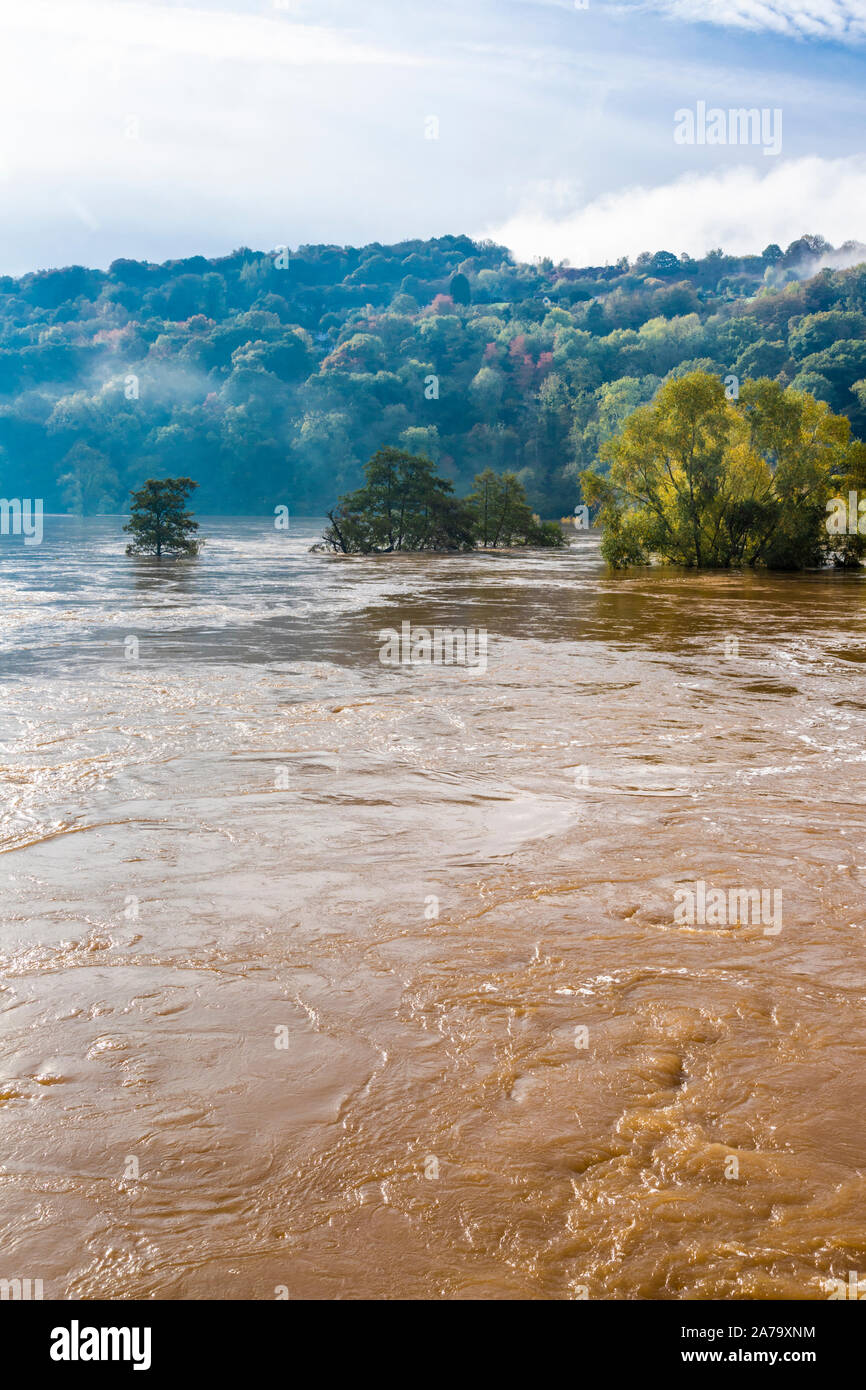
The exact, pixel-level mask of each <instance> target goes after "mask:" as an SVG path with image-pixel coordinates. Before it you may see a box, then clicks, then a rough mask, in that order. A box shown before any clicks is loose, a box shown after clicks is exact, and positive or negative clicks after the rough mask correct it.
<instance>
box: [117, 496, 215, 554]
mask: <svg viewBox="0 0 866 1390" xmlns="http://www.w3.org/2000/svg"><path fill="white" fill-rule="evenodd" d="M196 487H198V483H194V482H193V480H192V478H148V480H147V482H146V483H145V484H144V486H143V487H140V488H138V489H137V490H136V491H133V493H132V506H131V507H130V517H129V521H127V522H126V524H125V525H124V528H123V529H124V531H128V532H129V533H130V535H131V536H132V541H131V542H130V544H129V545H128V546H127V547H126V553H127V555H197V554H198V549H199V544H200V543H199V542H198V541H197V540H196V539H195V534H194V533H195V532H196V531H197V530H198V522H197V521H194V520H193V516H192V512H188V511H187V510H186V506H185V504H186V500H187V498H188V496H189V494H190V493H191V492H192V490H193V488H196Z"/></svg>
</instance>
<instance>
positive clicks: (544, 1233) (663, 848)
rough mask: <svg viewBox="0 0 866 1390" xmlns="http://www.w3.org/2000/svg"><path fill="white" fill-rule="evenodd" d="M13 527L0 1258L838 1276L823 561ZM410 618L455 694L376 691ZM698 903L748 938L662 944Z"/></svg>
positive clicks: (377, 1275)
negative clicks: (456, 651)
mask: <svg viewBox="0 0 866 1390" xmlns="http://www.w3.org/2000/svg"><path fill="white" fill-rule="evenodd" d="M45 527H46V530H45V541H44V543H43V545H42V546H38V547H37V546H33V547H26V546H24V544H23V542H22V540H21V539H20V538H15V537H7V538H4V539H3V541H2V543H0V585H2V596H0V597H2V602H0V632H2V658H0V660H2V670H0V679H2V701H0V745H2V751H0V761H2V783H3V814H2V822H0V849H2V859H0V888H2V926H0V948H2V980H0V1011H2V1012H0V1021H2V1040H3V1042H2V1056H3V1069H2V1075H0V1159H2V1161H0V1248H2V1251H3V1267H2V1268H0V1276H2V1277H7V1278H12V1277H21V1278H23V1277H32V1278H42V1279H43V1280H44V1284H45V1296H46V1298H48V1297H53V1298H67V1297H68V1298H75V1299H79V1298H124V1297H159V1298H169V1297H170V1298H200V1297H207V1296H213V1297H218V1298H225V1299H233V1298H262V1299H272V1298H274V1297H275V1294H276V1291H277V1290H278V1289H282V1290H285V1291H287V1292H288V1294H289V1296H291V1297H321V1298H334V1297H340V1298H361V1297H373V1298H381V1297H386V1298H387V1297H392V1298H398V1297H400V1298H402V1297H410V1298H421V1297H444V1298H473V1297H484V1298H574V1297H581V1296H583V1295H584V1294H587V1295H588V1296H589V1297H591V1298H614V1297H616V1298H675V1297H685V1298H713V1297H716V1298H718V1297H725V1298H730V1297H734V1298H771V1297H782V1298H825V1297H827V1289H826V1287H825V1286H824V1282H823V1281H825V1280H826V1279H828V1278H829V1277H837V1278H842V1279H847V1277H848V1272H849V1271H850V1270H863V1269H866V1200H864V1199H866V1180H864V1171H863V1170H864V1166H866V1159H864V1155H866V1070H864V1062H866V1012H864V1002H866V940H864V936H866V894H864V883H866V841H864V823H866V808H864V762H866V688H864V674H866V665H864V662H866V622H864V617H863V611H864V610H863V596H864V589H863V583H864V578H863V577H861V576H859V575H858V576H838V575H831V574H810V575H774V576H768V575H761V574H758V575H752V574H748V575H739V574H717V575H716V574H714V575H701V576H695V575H689V574H685V573H678V572H674V571H652V572H649V571H647V572H640V573H637V574H635V575H633V576H631V577H612V576H609V575H608V574H607V573H606V571H605V569H604V566H603V565H602V563H601V562H600V560H599V558H598V553H597V544H596V541H595V540H594V539H593V538H592V537H581V538H579V539H578V541H577V542H576V543H575V544H574V545H573V547H572V548H571V549H570V550H569V551H568V552H567V553H565V554H532V555H525V556H492V555H472V556H467V557H455V558H437V557H430V556H398V557H392V558H386V559H350V560H345V559H337V558H332V557H328V556H318V555H310V554H309V553H308V552H309V546H310V544H311V543H312V541H313V540H314V539H315V537H316V535H317V533H318V530H319V528H318V527H317V525H316V524H315V523H314V522H311V521H302V522H299V523H295V524H294V525H293V529H292V530H291V532H290V533H289V534H288V535H285V534H283V533H279V532H276V531H275V530H274V529H273V525H272V522H271V521H269V519H268V518H262V519H261V520H257V519H250V518H245V519H242V520H237V521H234V520H229V519H226V518H220V519H218V520H211V521H208V520H205V521H204V524H203V527H202V530H203V533H204V534H205V535H206V536H208V537H209V544H208V545H207V546H206V548H205V550H204V552H203V554H202V555H201V557H200V558H199V559H197V560H195V561H192V562H178V563H172V562H168V563H166V562H163V563H162V564H157V563H156V562H153V561H147V560H132V559H127V558H126V557H125V556H124V554H123V538H122V535H121V532H120V520H119V519H117V518H100V519H96V520H86V521H76V520H74V519H70V518H55V517H50V518H47V519H46V523H45ZM404 620H408V621H410V622H412V623H413V624H420V625H426V626H433V625H439V626H445V625H450V626H464V627H465V626H476V627H484V628H486V629H487V630H488V633H489V659H488V669H487V671H486V672H483V673H482V672H472V671H468V670H466V669H463V668H456V667H455V668H444V667H443V668H436V669H433V670H424V669H423V668H414V669H406V670H393V669H389V668H387V667H385V666H383V665H381V664H380V662H379V660H378V652H379V646H380V643H379V639H378V633H379V630H380V629H381V628H383V627H389V626H396V627H399V625H400V623H401V622H402V621H404ZM128 637H136V638H137V639H138V643H139V649H138V659H137V660H136V659H129V658H128V657H127V656H126V655H125V652H126V650H128V649H129V648H128V647H125V639H127V638H128ZM726 637H736V638H737V639H738V641H739V657H738V658H736V659H730V660H728V659H725V656H724V650H725V639H726ZM580 768H585V769H586V774H585V776H586V779H587V785H586V786H585V787H581V786H580V785H575V783H576V781H577V782H578V783H579V782H580V780H581V774H580V772H579V771H578V769H580ZM697 880H704V881H705V882H706V883H707V884H708V885H710V886H716V887H721V888H725V889H727V888H729V887H748V888H758V889H761V888H763V889H765V890H767V889H771V890H780V891H781V892H782V895H783V923H784V925H783V929H782V931H781V932H780V933H779V934H778V935H776V936H767V935H765V934H764V932H763V930H762V928H761V926H760V925H743V926H733V927H717V926H706V925H700V924H697V925H693V926H688V925H680V924H677V923H676V922H675V920H674V892H675V889H676V888H677V887H678V886H683V885H689V884H693V883H694V882H695V881H697ZM435 899H438V913H439V915H438V917H437V916H435V911H436V903H435V901H434V900H435ZM581 1027H585V1028H586V1029H587V1033H586V1034H585V1035H580V1034H579V1033H577V1032H576V1030H579V1029H580V1028H581ZM579 1036H584V1037H585V1038H586V1039H587V1040H588V1045H587V1046H586V1047H580V1046H577V1045H576V1039H577V1038H578V1037H579ZM283 1043H284V1044H285V1046H283V1045H279V1046H278V1045H277V1044H283ZM732 1156H733V1157H735V1158H736V1159H737V1160H738V1171H739V1176H738V1177H736V1178H731V1177H726V1171H730V1170H731V1165H730V1159H731V1157H732ZM735 1166H737V1165H735ZM136 1169H137V1171H138V1174H139V1176H138V1177H137V1178H136V1177H135V1172H136ZM436 1174H438V1176H436Z"/></svg>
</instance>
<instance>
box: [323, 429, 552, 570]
mask: <svg viewBox="0 0 866 1390" xmlns="http://www.w3.org/2000/svg"><path fill="white" fill-rule="evenodd" d="M364 472H365V474H366V478H367V481H366V484H365V486H364V487H362V488H358V490H357V491H356V492H351V493H349V494H348V495H347V496H345V497H342V498H341V499H340V502H339V504H338V506H337V507H336V508H334V510H333V511H330V512H329V513H328V518H329V520H330V523H331V524H330V526H328V527H327V528H326V530H325V533H324V541H325V544H326V546H328V547H329V548H330V549H331V550H337V551H342V552H343V554H346V555H350V554H364V555H369V554H387V553H389V552H391V551H396V550H472V549H474V547H475V546H476V544H478V543H480V544H482V545H484V546H489V545H492V546H499V545H517V544H519V545H547V546H553V545H562V544H564V538H563V535H562V532H561V530H560V528H559V526H557V525H556V523H555V522H540V521H539V519H538V517H536V516H533V513H532V510H531V508H530V507H529V504H528V502H527V501H526V493H525V491H524V488H523V484H522V483H521V482H520V480H519V479H518V478H517V476H516V474H514V473H504V474H502V475H501V476H500V474H498V473H494V472H493V470H492V469H489V468H488V469H486V470H485V471H484V473H481V474H479V475H478V477H477V478H476V479H475V485H476V491H475V492H474V493H473V494H472V495H471V496H470V497H468V498H465V499H464V498H459V497H455V496H454V495H453V486H452V484H451V483H450V482H449V481H448V479H447V478H440V477H439V476H438V475H437V473H436V467H435V464H434V463H433V462H432V461H431V460H430V459H428V458H424V457H423V456H420V455H417V454H408V453H405V452H404V451H403V450H400V449H394V448H387V449H379V450H378V452H377V453H375V454H374V455H373V457H372V458H371V459H370V462H369V463H368V464H367V465H366V468H365V470H364Z"/></svg>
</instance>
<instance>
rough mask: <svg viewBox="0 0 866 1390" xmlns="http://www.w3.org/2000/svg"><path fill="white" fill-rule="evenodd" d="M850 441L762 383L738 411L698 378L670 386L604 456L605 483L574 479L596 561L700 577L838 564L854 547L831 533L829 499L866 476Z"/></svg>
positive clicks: (836, 422)
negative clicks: (591, 521) (707, 572)
mask: <svg viewBox="0 0 866 1390" xmlns="http://www.w3.org/2000/svg"><path fill="white" fill-rule="evenodd" d="M849 436H850V425H849V421H848V420H847V419H846V418H845V417H844V416H839V415H834V414H833V413H832V412H831V411H830V409H829V407H828V406H827V405H826V404H825V403H824V402H823V401H818V400H815V398H814V397H813V396H811V395H809V394H807V393H801V392H797V391H793V390H790V389H788V390H786V389H784V388H783V387H782V386H781V385H780V384H779V383H778V382H776V381H771V380H769V379H767V378H763V379H760V380H757V381H746V382H744V383H743V385H742V387H741V389H740V392H739V399H738V400H737V401H732V400H728V399H727V398H726V395H725V388H724V386H723V385H722V382H721V381H720V380H719V379H718V378H717V377H713V376H711V375H709V374H708V373H706V372H701V371H696V372H690V373H688V374H687V375H685V376H682V377H680V378H678V379H675V380H670V381H668V382H666V383H665V385H664V386H662V388H661V389H660V391H659V392H658V394H657V396H656V398H655V400H654V401H653V402H652V404H650V405H647V406H642V407H640V408H639V409H637V410H635V411H634V412H633V413H632V414H631V415H630V416H629V418H628V419H627V421H626V422H625V424H624V426H623V428H622V430H621V431H620V433H619V434H618V435H617V436H615V437H614V438H613V439H610V440H608V441H607V443H606V444H605V445H604V446H603V447H602V449H601V452H600V457H601V458H602V460H607V461H609V463H610V472H609V474H608V476H606V477H604V476H601V475H600V474H599V473H596V472H594V471H593V470H586V471H585V472H583V473H582V474H581V482H582V484H583V494H584V498H585V499H586V501H587V502H588V503H589V504H590V505H591V506H593V505H598V506H599V507H600V511H599V519H600V521H601V523H602V525H603V527H604V536H603V539H602V554H603V555H604V557H605V559H606V560H608V562H609V563H610V564H612V565H613V566H615V567H618V568H621V567H623V566H625V565H630V564H646V563H647V562H648V560H649V559H650V557H651V556H657V557H659V558H660V559H663V560H666V561H668V562H670V563H672V564H679V565H687V566H690V567H693V568H698V569H702V568H711V567H728V566H731V565H758V564H762V565H766V566H768V567H769V568H774V569H798V568H803V567H804V566H806V565H813V564H819V563H821V562H822V561H823V560H825V559H827V558H835V559H837V561H838V556H839V555H840V554H841V553H842V552H844V553H845V555H846V556H847V555H848V554H849V553H850V551H851V550H852V546H851V544H843V543H841V542H837V541H836V540H835V539H834V538H833V537H832V536H831V535H830V534H829V531H828V527H827V525H826V520H827V503H828V499H829V498H830V497H831V496H833V495H834V493H835V492H838V490H839V488H840V486H842V484H843V482H845V481H846V480H847V481H850V480H852V479H855V480H856V479H859V480H860V485H861V486H862V481H863V479H864V477H866V466H864V448H863V445H862V444H860V443H859V442H851V441H850V438H849ZM844 562H845V563H849V562H850V561H849V560H847V559H845V560H844Z"/></svg>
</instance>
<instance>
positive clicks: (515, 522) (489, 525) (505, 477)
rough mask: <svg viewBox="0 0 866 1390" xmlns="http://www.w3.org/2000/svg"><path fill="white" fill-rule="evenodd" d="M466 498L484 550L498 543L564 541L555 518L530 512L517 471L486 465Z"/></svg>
mask: <svg viewBox="0 0 866 1390" xmlns="http://www.w3.org/2000/svg"><path fill="white" fill-rule="evenodd" d="M466 500H467V505H468V507H469V510H470V514H471V516H472V520H473V523H474V531H475V539H476V541H477V543H478V544H479V545H481V546H483V547H484V549H485V550H486V549H487V547H488V546H493V547H494V548H496V547H497V546H500V545H503V546H511V545H545V546H560V545H564V544H565V538H564V536H563V534H562V531H561V529H560V528H559V526H558V525H557V524H556V522H555V521H546V522H542V521H540V520H539V519H538V517H537V516H535V515H533V512H532V508H531V507H530V505H529V503H528V502H527V500H526V489H525V488H524V486H523V484H522V483H521V481H520V479H519V478H518V477H517V474H516V473H494V471H493V469H492V468H485V469H484V472H483V473H479V474H477V475H476V478H475V491H474V492H473V493H470V495H469V497H468V498H467V499H466Z"/></svg>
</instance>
